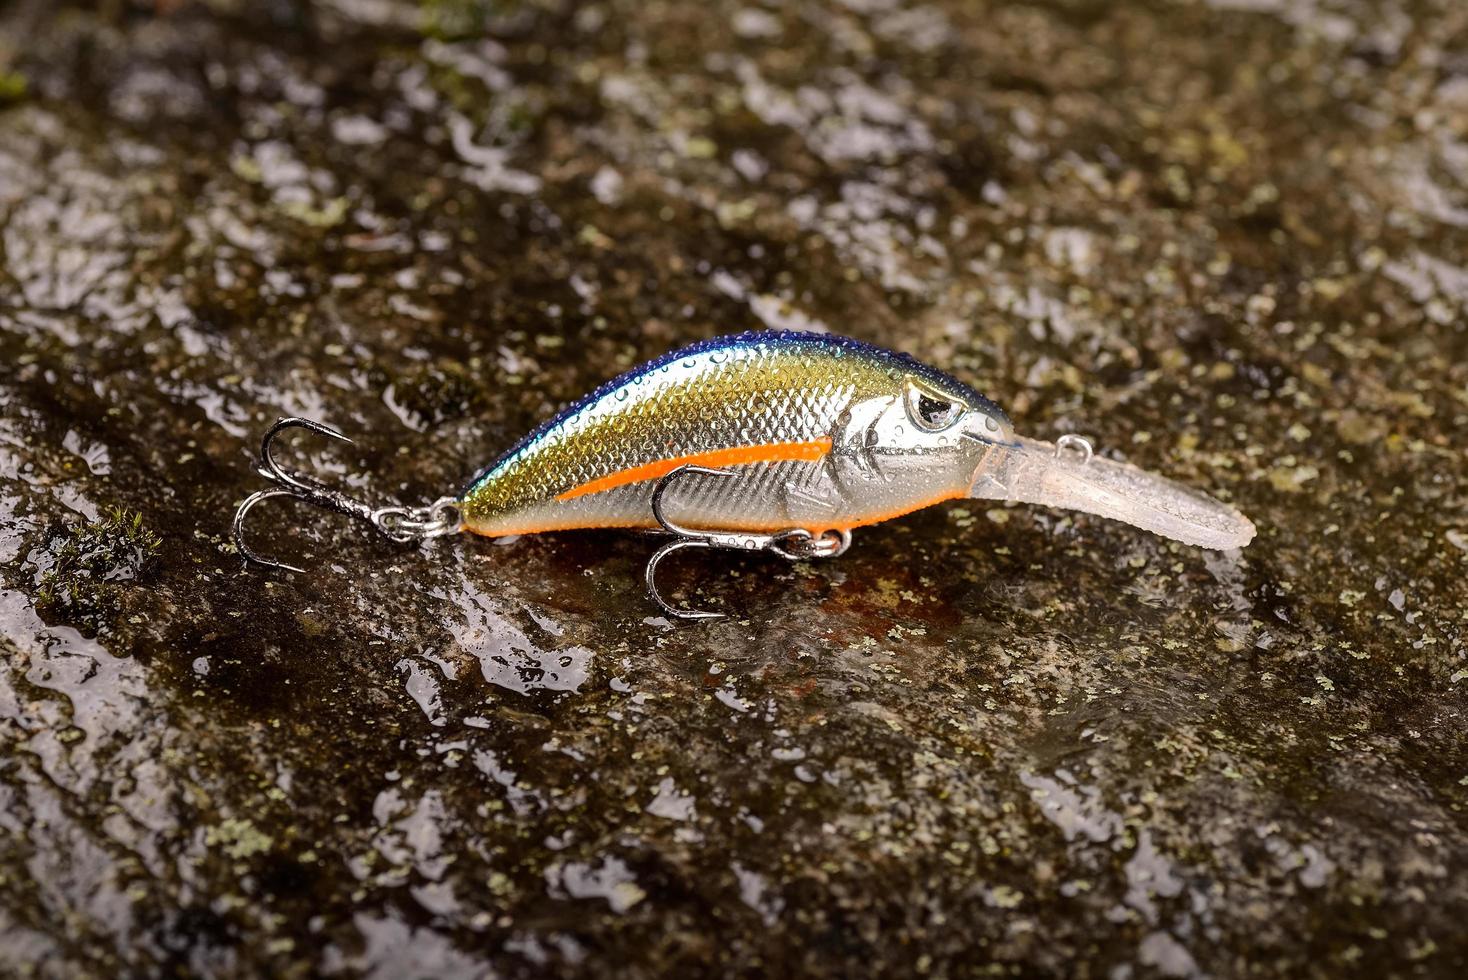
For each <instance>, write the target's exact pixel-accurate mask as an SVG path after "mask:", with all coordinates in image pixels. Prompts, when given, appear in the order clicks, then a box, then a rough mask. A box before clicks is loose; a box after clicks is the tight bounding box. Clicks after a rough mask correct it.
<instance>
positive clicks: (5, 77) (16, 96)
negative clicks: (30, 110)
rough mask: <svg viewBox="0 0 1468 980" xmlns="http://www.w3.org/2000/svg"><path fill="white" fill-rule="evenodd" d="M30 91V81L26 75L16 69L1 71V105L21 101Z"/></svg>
mask: <svg viewBox="0 0 1468 980" xmlns="http://www.w3.org/2000/svg"><path fill="white" fill-rule="evenodd" d="M29 92H30V83H28V82H27V81H26V78H25V76H24V75H22V74H20V73H19V72H14V71H0V106H3V105H10V104H12V103H15V102H21V101H23V100H24V99H25V97H26V95H27V94H28V93H29Z"/></svg>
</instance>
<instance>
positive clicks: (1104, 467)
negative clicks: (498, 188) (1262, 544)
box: [233, 333, 1254, 619]
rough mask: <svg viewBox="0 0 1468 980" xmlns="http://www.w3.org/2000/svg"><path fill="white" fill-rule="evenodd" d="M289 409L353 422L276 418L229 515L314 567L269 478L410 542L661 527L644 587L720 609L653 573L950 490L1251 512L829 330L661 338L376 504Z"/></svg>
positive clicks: (1218, 521)
mask: <svg viewBox="0 0 1468 980" xmlns="http://www.w3.org/2000/svg"><path fill="white" fill-rule="evenodd" d="M295 428H302V429H307V430H310V431H312V432H315V433H317V434H318V435H323V436H326V437H328V438H331V439H337V440H343V441H346V442H350V441H351V440H350V439H348V438H347V437H346V436H345V435H343V434H342V433H341V431H340V430H338V429H334V428H332V427H331V426H329V425H325V424H323V423H321V422H315V421H312V420H310V419H302V418H282V419H280V420H278V421H277V422H276V423H275V425H273V426H271V427H270V429H268V430H267V431H266V433H265V436H264V437H263V438H262V440H261V443H260V468H259V472H260V473H261V474H262V475H264V476H265V477H266V478H267V479H269V480H270V482H271V483H272V484H273V486H272V488H270V489H266V490H260V491H257V492H256V493H253V494H251V495H250V496H249V497H247V498H245V500H244V502H243V503H241V504H240V506H239V509H238V510H236V511H235V517H234V525H233V531H234V541H235V546H236V547H237V548H238V549H239V552H240V554H241V555H242V556H243V557H244V558H245V559H246V561H247V562H249V563H252V564H256V565H261V566H264V567H267V568H278V569H283V570H287V571H300V569H298V568H296V567H295V566H293V565H287V564H285V563H284V562H280V561H275V560H272V559H269V558H265V557H263V556H261V555H260V554H258V553H257V552H255V551H254V550H252V549H251V548H250V546H249V544H248V543H247V542H246V540H245V536H244V521H245V515H246V514H247V513H249V511H250V509H251V508H252V507H254V506H255V505H257V504H259V503H260V502H261V501H264V500H269V499H271V498H273V497H292V498H296V499H299V500H304V501H306V502H308V503H312V504H315V505H316V506H318V507H324V508H326V509H328V510H334V511H337V512H339V513H342V514H346V515H348V516H351V517H355V518H359V519H361V520H364V521H367V522H369V523H371V524H372V525H373V526H374V527H376V528H377V529H378V530H379V531H381V532H382V533H384V534H386V535H387V536H388V537H390V538H392V539H393V540H394V541H400V542H405V543H406V542H410V541H422V540H427V539H429V538H435V537H439V536H441V535H444V534H452V533H454V532H456V531H461V530H465V531H474V532H477V533H479V534H486V535H495V536H499V535H511V534H533V533H536V532H540V531H555V530H567V529H571V528H592V527H627V528H653V527H661V528H662V529H663V530H665V531H667V532H669V533H670V534H672V535H673V540H672V541H671V542H669V543H667V544H664V545H663V546H662V547H661V548H660V549H659V550H658V551H657V553H656V554H654V555H653V556H652V557H651V558H650V559H649V560H648V564H647V568H646V579H647V586H648V593H649V595H650V596H651V597H652V598H653V599H654V601H656V602H657V603H658V605H660V606H661V607H662V608H663V610H664V611H666V612H667V613H669V614H670V615H673V616H676V617H679V618H683V619H708V618H712V617H715V616H717V615H719V614H717V613H710V612H702V611H697V610H689V609H681V608H678V607H675V606H673V605H671V604H670V603H668V602H667V601H666V600H665V599H663V598H662V596H661V595H660V594H659V593H658V590H657V586H656V584H655V582H654V575H655V573H656V569H657V565H658V562H660V561H661V560H662V559H663V558H665V557H666V556H667V555H670V554H673V553H674V552H676V551H679V550H681V549H684V548H733V549H739V550H746V551H749V550H753V551H768V552H773V553H776V554H779V555H781V556H783V557H785V558H789V559H792V560H794V559H802V558H820V557H832V556H835V555H838V554H840V553H841V552H842V551H844V550H845V549H846V547H847V545H848V544H850V540H851V538H850V534H849V531H850V529H851V528H853V527H858V526H860V525H863V524H872V523H875V522H877V521H884V520H887V519H888V518H892V517H897V516H899V515H901V514H905V513H908V512H909V511H913V510H916V509H918V508H919V507H926V506H927V505H929V504H934V503H937V502H938V501H941V500H949V499H952V498H956V497H972V498H978V499H984V500H1006V501H1014V502H1021V503H1032V504H1043V505H1046V506H1051V507H1063V508H1068V509H1071V510H1078V511H1083V512H1085V513H1088V514H1098V515H1101V516H1103V517H1110V518H1115V519H1116V520H1120V521H1125V522H1126V523H1128V524H1132V525H1135V526H1137V527H1140V528H1144V529H1146V530H1148V531H1152V532H1154V533H1157V534H1161V535H1164V536H1166V537H1170V538H1174V539H1176V540H1178V541H1182V542H1184V543H1186V544H1192V545H1197V546H1200V547H1204V548H1217V549H1232V548H1241V547H1243V546H1244V545H1246V544H1248V543H1249V542H1250V541H1251V540H1252V539H1253V537H1254V525H1253V524H1251V523H1250V522H1249V519H1248V518H1246V517H1245V516H1244V515H1243V514H1240V513H1239V512H1238V511H1237V510H1235V509H1234V508H1232V507H1230V506H1228V505H1227V504H1224V503H1220V502H1219V501H1217V500H1214V499H1213V498H1212V497H1209V496H1208V495H1206V494H1202V493H1198V492H1196V491H1193V490H1190V489H1188V488H1187V487H1184V486H1181V485H1179V484H1177V483H1174V482H1173V481H1171V480H1168V479H1166V478H1165V477H1161V476H1158V475H1156V474H1153V473H1148V472H1145V471H1143V470H1140V469H1138V468H1137V467H1135V466H1132V465H1130V464H1128V463H1122V462H1117V461H1115V460H1110V459H1103V458H1100V457H1093V454H1092V451H1091V445H1090V443H1088V442H1086V441H1085V440H1084V439H1081V438H1080V437H1078V436H1063V437H1061V439H1060V440H1058V442H1056V443H1048V442H1041V441H1039V440H1035V439H1026V438H1024V437H1023V436H1018V435H1016V434H1015V433H1014V429H1013V427H1012V426H1011V425H1010V422H1009V419H1008V417H1007V416H1006V415H1005V414H1004V412H1003V411H1002V410H1000V408H999V407H998V406H996V405H995V404H994V403H993V402H991V401H989V400H988V399H987V398H985V397H984V396H983V395H981V394H979V393H978V392H977V391H974V390H973V389H972V388H970V387H969V386H968V385H966V384H964V383H963V382H961V381H959V380H957V379H956V378H953V377H950V376H949V375H947V374H944V373H943V372H941V371H937V370H935V369H933V368H931V367H928V366H926V365H924V364H921V363H919V362H918V361H915V360H913V359H912V358H911V357H908V356H906V355H904V354H896V353H893V352H892V351H887V350H882V349H881V348H879V347H873V346H871V345H869V344H864V343H861V342H860V341H856V340H849V339H846V338H843V337H836V336H831V335H826V334H810V333H745V334H737V335H734V336H731V337H721V338H718V339H715V340H710V341H706V342H704V343H701V344H695V345H693V346H692V347H686V348H684V349H682V350H679V351H674V352H673V353H671V354H668V355H666V356H664V357H660V358H658V359H657V360H655V361H652V362H650V363H648V364H646V365H644V366H642V367H640V368H637V369H636V370H633V371H630V372H628V373H627V374H624V375H622V376H621V377H619V378H617V379H615V380H613V381H610V382H608V383H607V384H605V385H603V386H602V387H600V388H598V389H597V390H596V391H594V392H592V393H591V394H589V395H587V396H586V397H585V398H583V399H581V400H580V401H578V402H576V403H575V404H574V405H572V406H570V407H569V408H567V409H566V410H565V411H563V412H561V413H560V414H559V415H557V416H555V417H554V418H552V419H550V420H549V421H547V422H546V423H545V424H543V425H541V426H540V427H539V428H537V429H536V430H535V431H533V432H531V433H530V434H529V435H527V436H526V437H525V438H524V439H522V440H520V442H519V443H517V444H516V445H515V446H514V447H513V448H511V449H510V450H509V451H508V452H506V453H505V454H504V455H502V456H501V457H500V458H499V459H497V460H495V462H494V463H492V464H490V466H489V467H488V468H486V469H485V470H483V471H482V472H481V473H480V474H479V475H478V476H477V477H475V478H474V480H473V481H472V482H471V483H470V484H469V486H468V488H467V489H465V490H464V492H463V493H462V494H460V495H459V496H458V497H457V498H453V497H444V498H440V499H439V500H436V501H434V502H433V503H431V504H428V505H426V506H423V507H400V506H373V505H372V504H369V503H367V502H365V501H363V500H360V499H358V498H356V497H354V496H352V495H351V494H348V493H344V492H342V491H340V490H335V489H333V488H331V487H329V486H326V485H325V484H322V483H320V482H318V481H316V480H314V479H312V478H310V477H308V476H306V475H304V474H301V473H298V472H294V471H291V470H288V469H285V468H284V467H282V466H281V465H280V464H279V463H277V462H276V460H275V458H274V456H273V455H272V448H271V447H272V444H273V442H274V440H275V438H276V437H277V436H278V435H280V433H282V432H284V431H286V430H288V429H295ZM1075 449H1079V450H1080V452H1079V453H1077V452H1075V451H1073V450H1075ZM1068 450H1071V451H1068ZM675 484H676V486H675ZM670 491H671V492H670Z"/></svg>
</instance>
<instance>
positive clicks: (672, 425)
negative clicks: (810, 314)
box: [460, 332, 1013, 535]
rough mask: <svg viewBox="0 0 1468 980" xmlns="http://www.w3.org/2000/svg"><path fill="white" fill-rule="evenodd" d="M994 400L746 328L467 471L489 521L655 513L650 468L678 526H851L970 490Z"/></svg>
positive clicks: (499, 530)
mask: <svg viewBox="0 0 1468 980" xmlns="http://www.w3.org/2000/svg"><path fill="white" fill-rule="evenodd" d="M1012 438H1013V431H1012V427H1011V426H1010V423H1009V419H1008V418H1007V417H1006V416H1005V414H1004V412H1003V411H1002V410H1000V409H999V407H998V406H996V405H994V404H993V403H992V402H990V401H989V400H988V399H986V398H984V397H983V396H982V395H980V394H979V393H978V392H976V391H974V390H973V389H972V388H970V387H969V386H968V385H965V384H963V383H962V382H960V381H958V380H957V379H955V378H952V377H950V376H948V375H946V374H944V373H942V372H940V371H937V370H935V369H933V368H930V367H928V366H926V365H923V364H921V363H919V362H917V361H915V360H913V359H912V358H910V357H907V356H905V355H901V354H896V353H893V352H891V351H887V350H883V349H881V348H878V347H873V346H871V345H868V344H864V343H861V342H859V341H855V340H850V339H847V338H844V337H836V336H831V335H825V334H810V333H789V332H787V333H746V334H738V335H735V336H731V337H722V338H718V339H715V340H711V341H707V342H704V343H700V344H695V345H693V346H692V347H688V348H684V349H683V350H679V351H674V352H673V353H671V354H668V355H666V356H664V357H661V358H658V359H657V360H654V361H652V362H650V363H648V364H646V365H643V366H642V367H639V368H637V369H635V370H633V371H630V372H628V373H627V374H624V375H622V376H621V377H619V378H617V379H615V380H614V381H611V382H609V383H608V384H606V385H603V386H602V387H601V388H599V389H597V390H596V391H594V392H592V393H591V394H590V395H588V396H586V397H585V398H583V399H582V400H580V401H578V402H577V403H575V404H573V405H571V406H570V407H569V408H567V409H565V410H564V411H563V412H561V413H560V414H559V415H557V416H556V417H555V418H553V419H551V420H550V421H548V422H547V423H546V424H544V425H542V426H541V427H540V428H538V429H537V430H535V431H534V432H532V433H530V435H528V436H526V437H525V438H524V439H523V440H521V441H520V443H519V444H517V445H516V446H514V447H513V448H512V449H510V450H509V451H508V452H506V453H505V454H504V455H503V456H501V457H500V458H499V459H498V460H496V461H495V462H494V463H493V464H491V465H490V466H489V467H488V468H487V469H485V470H484V471H483V472H482V473H481V474H480V475H479V476H477V477H476V478H475V479H474V480H473V482H472V483H471V484H470V486H469V488H468V489H467V490H466V491H465V492H464V494H463V495H462V497H461V500H460V508H461V514H462V521H463V526H464V527H465V528H466V529H467V530H471V531H475V532H477V533H480V534H487V535H505V534H530V533H535V532H539V531H550V530H564V529H570V528H591V527H631V528H646V527H655V526H657V521H656V520H655V518H654V515H653V511H652V506H651V496H652V492H653V489H654V487H655V486H656V485H657V482H658V480H660V479H661V478H662V477H664V476H666V475H667V474H669V473H671V472H673V471H674V470H675V469H677V468H678V467H680V466H683V465H686V464H694V465H697V466H703V467H709V468H715V469H720V470H723V471H725V473H724V478H713V477H712V476H710V475H708V474H700V473H689V474H688V475H686V476H681V477H680V479H679V481H678V485H677V487H676V488H672V489H671V492H670V493H669V504H668V508H669V511H670V513H671V514H673V515H674V516H676V518H677V520H678V521H679V522H680V523H682V524H685V525H689V526H693V527H698V528H703V529H709V530H725V531H757V532H772V531H776V530H779V529H785V528H792V527H794V528H803V529H806V530H809V531H812V532H814V533H820V532H824V531H828V530H846V529H849V528H852V527H857V526H860V525H864V524H871V523H874V522H876V521H882V520H886V519H888V518H890V517H896V516H898V515H900V514H905V513H907V512H909V511H912V510H915V509H917V508H919V507H923V506H926V505H928V504H932V503H936V502H938V501H940V500H947V499H951V498H954V497H962V496H966V495H967V494H968V492H969V490H970V488H971V486H972V483H973V477H974V473H975V471H976V469H977V468H978V466H979V464H980V463H981V461H982V459H983V458H984V456H985V454H986V453H988V452H989V450H990V449H991V448H992V447H993V446H995V445H996V444H1001V443H1006V442H1009V441H1011V440H1012Z"/></svg>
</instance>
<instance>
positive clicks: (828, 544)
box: [644, 463, 851, 620]
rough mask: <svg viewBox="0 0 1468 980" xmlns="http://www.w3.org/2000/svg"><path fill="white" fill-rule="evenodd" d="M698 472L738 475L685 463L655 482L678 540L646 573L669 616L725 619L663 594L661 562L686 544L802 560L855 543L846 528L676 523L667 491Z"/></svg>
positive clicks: (657, 504)
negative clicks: (769, 529) (721, 527)
mask: <svg viewBox="0 0 1468 980" xmlns="http://www.w3.org/2000/svg"><path fill="white" fill-rule="evenodd" d="M694 473H701V474H703V475H705V476H717V477H720V478H723V477H730V476H733V475H734V474H733V473H731V472H729V471H728V470H721V469H713V468H711V467H708V466H698V465H695V464H693V463H685V464H684V465H682V466H679V467H678V468H677V469H675V470H673V471H671V472H669V473H668V474H666V475H665V476H663V477H662V478H661V479H659V480H658V482H657V483H656V484H655V485H654V486H653V489H652V516H653V517H654V518H656V519H657V522H658V524H659V525H661V526H662V529H663V530H664V531H667V532H668V533H669V534H671V535H673V537H674V540H672V541H669V542H668V543H667V544H665V545H663V546H662V547H661V548H659V549H658V550H657V551H656V552H655V553H654V554H653V556H652V557H651V558H649V559H648V560H647V568H646V569H645V571H644V577H645V578H646V580H647V594H648V597H649V598H651V599H652V601H653V602H655V603H657V604H658V605H659V606H660V607H662V610H663V612H665V613H667V614H668V615H669V616H675V617H677V618H678V619H694V620H698V619H702V620H707V619H723V618H724V615H725V614H724V613H720V612H710V611H708V610H705V609H682V608H679V607H678V606H675V605H673V604H672V603H670V602H668V601H667V600H666V599H664V598H663V597H662V594H661V593H659V592H658V586H657V570H658V564H659V563H660V562H662V560H663V559H664V558H666V557H668V556H669V555H671V554H673V553H674V552H675V551H682V550H683V549H684V548H714V549H727V550H729V551H768V552H771V553H772V554H776V555H779V556H780V557H781V558H784V559H786V560H788V561H801V560H802V559H806V558H835V557H836V556H837V555H839V554H841V553H842V552H844V551H845V550H846V549H847V548H849V547H851V532H850V531H846V530H840V531H825V532H822V533H821V534H815V533H814V532H811V531H807V530H806V529H805V528H801V527H792V528H786V529H785V530H783V531H775V532H773V533H758V532H747V531H703V530H698V529H695V528H687V527H684V526H683V525H681V524H678V523H675V522H674V521H673V520H671V519H670V518H669V517H668V515H667V514H666V513H665V512H664V511H663V495H664V494H665V493H667V491H668V486H669V485H670V484H671V483H672V482H673V480H674V479H675V478H677V477H679V476H684V475H688V474H694Z"/></svg>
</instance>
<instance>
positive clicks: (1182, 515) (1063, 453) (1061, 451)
mask: <svg viewBox="0 0 1468 980" xmlns="http://www.w3.org/2000/svg"><path fill="white" fill-rule="evenodd" d="M969 496H970V497H973V498H977V499H982V500H1012V501H1015V502H1017V503H1026V504H1042V505H1044V506H1047V507H1061V508H1064V509H1066V510H1077V511H1081V512H1083V513H1086V514H1096V515H1098V516H1100V517H1109V518H1112V519H1114V520H1118V521H1125V522H1126V523H1127V524H1131V525H1133V526H1134V527H1139V528H1142V529H1143V530H1146V531H1151V532H1153V533H1154V534H1160V535H1162V536H1163V537H1168V538H1172V539H1174V540H1176V541H1181V542H1183V543H1184V544H1189V545H1194V546H1196V547H1199V548H1214V549H1217V550H1220V551H1228V550H1231V549H1234V548H1242V547H1244V546H1245V545H1247V544H1248V543H1249V542H1250V541H1252V540H1254V524H1253V522H1252V521H1250V520H1249V519H1248V518H1247V517H1245V516H1244V515H1243V514H1241V513H1239V511H1238V510H1237V509H1235V508H1233V507H1230V506H1229V505H1228V504H1225V503H1223V502H1222V501H1219V500H1215V499H1213V498H1212V497H1210V496H1208V495H1207V494H1205V493H1201V492H1199V491H1197V490H1193V489H1191V488H1189V487H1185V486H1183V485H1182V484H1180V483H1175V482H1173V481H1172V480H1169V479H1167V478H1166V477H1164V476H1158V475H1157V474H1155V473H1148V472H1147V471H1146V470H1143V469H1140V468H1138V467H1136V466H1132V465H1131V464H1130V463H1118V462H1116V461H1115V460H1110V459H1104V458H1102V457H1100V456H1096V455H1094V454H1093V453H1092V451H1091V446H1090V443H1088V442H1086V441H1085V440H1084V439H1081V438H1079V437H1075V436H1062V437H1061V439H1060V441H1059V443H1058V444H1057V443H1053V442H1045V441H1044V440H1041V439H1026V438H1023V437H1016V438H1015V440H1014V442H1012V443H1001V444H998V445H996V446H995V447H994V449H993V451H992V452H990V453H988V454H986V456H985V458H984V462H983V464H982V465H981V466H980V467H979V469H978V472H977V473H975V475H974V482H973V486H972V488H971V489H970V491H969Z"/></svg>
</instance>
